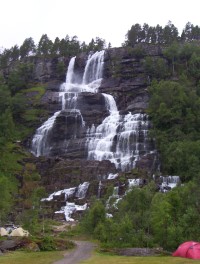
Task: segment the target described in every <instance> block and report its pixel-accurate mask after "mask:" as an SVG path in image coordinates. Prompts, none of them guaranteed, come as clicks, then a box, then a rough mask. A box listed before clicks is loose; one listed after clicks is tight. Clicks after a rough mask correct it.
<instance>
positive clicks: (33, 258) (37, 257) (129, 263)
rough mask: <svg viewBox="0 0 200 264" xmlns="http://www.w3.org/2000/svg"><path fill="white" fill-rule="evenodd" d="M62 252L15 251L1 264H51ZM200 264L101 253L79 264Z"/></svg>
mask: <svg viewBox="0 0 200 264" xmlns="http://www.w3.org/2000/svg"><path fill="white" fill-rule="evenodd" d="M63 254H64V252H63V251H50V252H23V251H15V252H12V253H8V254H5V255H3V256H0V263H1V264H27V263H28V264H36V263H37V264H52V263H53V262H54V261H56V260H59V259H62V258H63ZM105 263H106V264H167V263H169V264H191V263H195V264H200V260H192V259H186V258H177V257H170V256H167V257H166V256H158V257H124V256H114V255H108V254H102V253H94V255H93V256H92V257H91V258H90V259H88V260H84V261H82V262H81V264H105Z"/></svg>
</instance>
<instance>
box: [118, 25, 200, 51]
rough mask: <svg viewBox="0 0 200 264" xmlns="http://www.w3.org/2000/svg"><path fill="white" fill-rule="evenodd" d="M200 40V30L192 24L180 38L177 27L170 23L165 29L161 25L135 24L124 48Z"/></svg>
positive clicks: (184, 30)
mask: <svg viewBox="0 0 200 264" xmlns="http://www.w3.org/2000/svg"><path fill="white" fill-rule="evenodd" d="M199 39H200V28H199V26H194V25H193V24H191V23H190V22H188V23H187V24H186V25H185V28H184V29H183V31H182V34H181V36H179V32H178V29H177V28H176V26H175V25H174V24H173V23H172V22H171V21H169V22H168V23H167V25H166V26H165V27H164V28H163V27H162V26H160V25H157V26H154V27H152V26H149V25H148V24H147V23H144V24H143V26H141V25H140V24H138V23H137V24H134V25H132V26H131V28H130V30H128V32H127V34H126V40H125V42H124V44H123V45H124V46H134V45H135V44H136V43H151V44H162V45H163V44H164V45H171V44H172V43H173V42H181V43H183V42H191V41H196V40H199Z"/></svg>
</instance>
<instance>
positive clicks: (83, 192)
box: [76, 182, 90, 199]
mask: <svg viewBox="0 0 200 264" xmlns="http://www.w3.org/2000/svg"><path fill="white" fill-rule="evenodd" d="M89 185H90V184H89V182H84V183H83V184H80V185H79V186H78V190H77V193H76V197H77V198H79V199H83V198H85V195H86V192H87V190H88V187H89Z"/></svg>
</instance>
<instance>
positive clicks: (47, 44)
mask: <svg viewBox="0 0 200 264" xmlns="http://www.w3.org/2000/svg"><path fill="white" fill-rule="evenodd" d="M52 47H53V42H52V41H51V40H50V39H49V37H48V36H47V34H43V35H42V36H41V38H40V40H39V43H38V46H37V53H38V54H39V55H43V56H48V55H50V54H51V50H52Z"/></svg>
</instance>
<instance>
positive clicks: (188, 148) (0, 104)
mask: <svg viewBox="0 0 200 264" xmlns="http://www.w3.org/2000/svg"><path fill="white" fill-rule="evenodd" d="M199 38H200V29H199V27H198V26H193V25H192V24H191V23H187V24H186V27H185V29H184V30H183V32H182V34H181V36H179V35H178V31H177V29H176V27H175V26H174V25H173V24H172V23H169V24H168V25H167V26H166V27H165V28H161V27H160V26H159V25H158V26H157V27H150V26H148V25H147V24H145V25H144V26H143V27H141V26H140V25H139V24H136V25H133V26H132V28H131V29H130V30H129V31H128V34H127V39H126V41H125V43H124V48H125V49H127V51H129V50H130V48H131V47H132V46H137V45H138V44H139V46H137V47H139V48H137V49H134V52H135V57H136V60H138V61H139V63H140V64H141V65H142V67H143V69H144V74H145V75H146V76H147V77H148V78H147V80H148V83H147V86H148V91H149V93H150V102H149V108H148V109H147V112H148V114H149V117H150V119H151V121H152V124H153V127H152V130H151V132H150V133H151V135H152V137H153V138H155V140H156V147H157V150H158V153H159V156H160V160H161V171H162V173H164V174H165V175H169V174H171V175H180V177H181V181H182V183H183V184H184V186H181V187H180V188H175V189H174V190H172V191H171V192H168V193H165V194H162V193H158V191H157V187H156V185H155V184H154V183H153V182H150V183H149V185H147V186H145V187H143V188H134V189H133V190H132V191H130V192H128V193H127V195H126V196H125V197H124V199H123V200H122V201H120V202H119V204H118V210H115V209H113V218H111V219H108V218H106V213H105V207H104V204H102V203H101V202H100V201H98V202H96V203H94V204H93V206H92V208H91V210H90V211H89V212H87V214H86V216H85V218H84V219H83V221H82V224H81V226H82V231H84V232H86V231H87V232H88V233H90V234H92V235H93V236H94V237H95V238H97V239H99V240H100V241H101V242H102V244H103V245H104V246H107V247H120V246H123V247H124V246H126V247H132V246H136V247H138V246H140V247H143V246H144V247H147V246H148V247H151V246H162V247H164V248H165V249H169V250H172V249H174V248H175V247H176V246H177V245H178V244H179V243H181V242H183V241H184V240H200V231H199V230H200V228H199V221H198V217H199V211H200V207H199V204H200V203H199V202H200V201H199V197H200V195H199V184H200V175H199V171H200V165H199V164H200V71H199V68H200V45H199ZM143 43H148V44H149V45H157V46H159V47H160V48H161V56H159V57H158V56H157V57H156V56H149V55H148V54H146V53H145V52H144V49H143V46H142V45H143ZM135 44H137V45H135ZM102 48H105V41H104V40H102V39H100V38H97V39H96V40H93V41H91V43H89V44H88V45H85V44H84V43H82V44H80V43H79V41H78V39H77V38H76V37H73V38H69V37H68V36H67V37H66V38H65V39H62V40H59V39H58V38H56V40H55V41H54V42H52V41H51V40H50V39H49V38H48V36H47V35H43V36H42V37H41V39H40V41H39V43H38V45H37V46H36V45H35V43H34V41H33V40H32V39H31V38H29V39H26V40H25V41H24V43H23V45H22V46H21V47H17V46H15V47H13V48H11V50H4V51H3V53H2V54H1V55H0V70H1V72H2V73H3V74H2V76H1V78H0V110H1V111H0V153H1V159H0V186H1V187H0V189H1V201H0V221H1V222H3V221H6V220H7V219H8V216H9V217H10V219H12V214H11V211H12V210H13V211H14V212H15V213H16V212H17V213H18V212H20V213H22V214H20V215H19V216H18V219H17V218H16V217H14V218H15V219H17V221H18V222H21V223H23V224H25V225H26V226H29V227H30V228H32V231H33V232H37V230H38V229H37V228H38V219H39V217H41V211H40V209H41V208H40V203H39V201H40V198H41V197H43V196H44V193H45V190H44V188H43V187H42V186H40V175H39V173H38V171H37V169H36V166H35V164H34V163H31V162H27V161H26V158H27V157H29V153H27V152H26V151H24V149H23V148H22V146H21V145H22V144H21V145H20V144H19V142H20V141H23V140H24V139H25V138H27V137H28V136H30V135H31V134H32V133H33V131H34V130H35V128H36V127H37V126H38V124H39V123H40V122H41V120H43V119H45V116H46V112H45V110H44V109H43V108H42V106H41V104H40V99H41V97H42V95H43V94H44V93H45V85H44V84H38V83H34V78H33V67H34V64H33V63H30V62H27V61H28V60H27V61H26V58H27V57H29V56H33V57H43V58H49V57H51V58H54V57H60V56H68V57H71V56H74V55H75V54H77V53H79V52H81V51H87V52H88V51H90V50H93V51H95V50H99V49H102ZM127 54H128V52H127ZM57 66H58V67H57V68H56V69H57V70H58V72H62V71H63V69H64V65H63V64H62V62H60V64H58V65H57ZM8 68H9V71H7V70H8ZM129 93H130V92H129ZM156 176H157V175H156ZM15 216H16V215H15ZM191 223H192V225H191Z"/></svg>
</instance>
